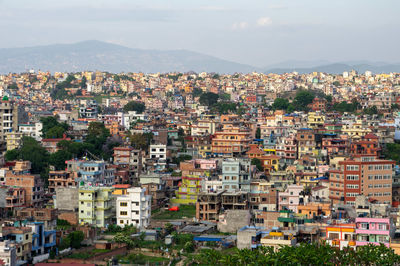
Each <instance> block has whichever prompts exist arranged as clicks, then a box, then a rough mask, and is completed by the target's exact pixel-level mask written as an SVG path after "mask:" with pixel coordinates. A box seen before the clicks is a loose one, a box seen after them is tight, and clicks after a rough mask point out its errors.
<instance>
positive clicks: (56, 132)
mask: <svg viewBox="0 0 400 266" xmlns="http://www.w3.org/2000/svg"><path fill="white" fill-rule="evenodd" d="M65 131H66V130H65V128H63V127H61V126H54V127H52V128H50V129H49V131H47V133H46V136H45V137H46V139H57V138H62V137H63V135H64V133H65Z"/></svg>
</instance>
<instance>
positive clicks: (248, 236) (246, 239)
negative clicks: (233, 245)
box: [237, 226, 266, 249]
mask: <svg viewBox="0 0 400 266" xmlns="http://www.w3.org/2000/svg"><path fill="white" fill-rule="evenodd" d="M265 234H266V232H265V231H264V228H263V227H256V226H244V227H242V228H240V229H239V230H238V231H237V248H238V249H245V248H246V249H255V248H257V247H259V246H261V238H262V237H263V236H265Z"/></svg>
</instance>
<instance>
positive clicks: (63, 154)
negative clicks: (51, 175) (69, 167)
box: [49, 150, 73, 171]
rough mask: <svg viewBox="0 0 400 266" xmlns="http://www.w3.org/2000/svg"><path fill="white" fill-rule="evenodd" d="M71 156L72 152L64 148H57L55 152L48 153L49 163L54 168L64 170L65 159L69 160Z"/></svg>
mask: <svg viewBox="0 0 400 266" xmlns="http://www.w3.org/2000/svg"><path fill="white" fill-rule="evenodd" d="M72 158H73V156H72V154H71V153H70V152H68V151H66V150H59V151H56V152H55V153H52V154H50V158H49V164H50V165H52V166H54V167H55V169H56V170H57V171H58V170H64V169H65V166H66V165H65V161H67V160H71V159H72Z"/></svg>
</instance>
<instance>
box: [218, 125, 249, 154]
mask: <svg viewBox="0 0 400 266" xmlns="http://www.w3.org/2000/svg"><path fill="white" fill-rule="evenodd" d="M214 135H215V137H214V138H213V139H212V143H211V145H212V153H213V154H214V155H218V156H228V157H231V156H238V155H242V154H244V153H245V152H246V151H247V150H248V149H249V144H250V141H251V137H250V131H249V130H248V129H247V128H242V127H238V126H232V125H230V124H225V125H224V127H223V129H222V131H218V132H215V134H214Z"/></svg>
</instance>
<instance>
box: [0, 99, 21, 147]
mask: <svg viewBox="0 0 400 266" xmlns="http://www.w3.org/2000/svg"><path fill="white" fill-rule="evenodd" d="M17 130H18V106H17V105H16V104H15V103H13V102H11V101H9V100H8V97H3V99H2V100H1V101H0V141H1V142H4V141H5V136H6V133H7V132H15V131H17Z"/></svg>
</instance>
